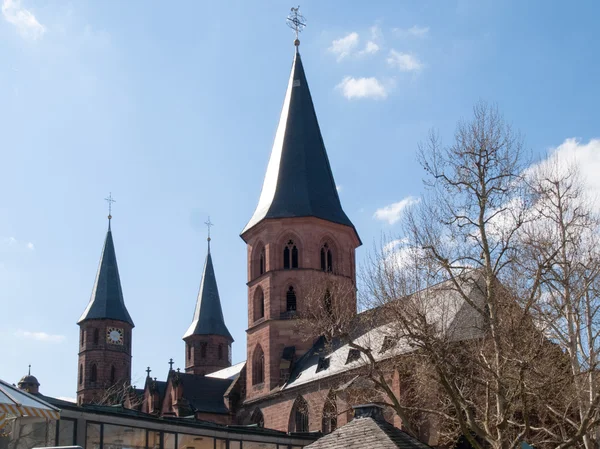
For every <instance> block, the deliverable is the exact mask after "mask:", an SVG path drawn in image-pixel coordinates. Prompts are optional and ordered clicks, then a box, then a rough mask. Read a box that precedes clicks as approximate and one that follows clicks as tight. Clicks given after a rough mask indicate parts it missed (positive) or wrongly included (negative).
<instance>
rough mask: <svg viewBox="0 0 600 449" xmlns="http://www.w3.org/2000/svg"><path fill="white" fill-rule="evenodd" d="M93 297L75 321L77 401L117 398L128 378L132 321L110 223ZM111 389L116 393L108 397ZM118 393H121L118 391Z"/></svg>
mask: <svg viewBox="0 0 600 449" xmlns="http://www.w3.org/2000/svg"><path fill="white" fill-rule="evenodd" d="M108 217H109V222H108V232H107V233H106V239H105V241H104V248H103V249H102V255H101V257H100V264H99V266H98V272H97V273H96V280H95V282H94V288H93V289H92V297H91V299H90V302H89V304H88V305H87V307H86V309H85V311H84V312H83V314H82V315H81V318H80V319H79V321H78V323H77V324H79V328H80V333H79V366H78V372H77V403H78V404H84V403H90V402H98V401H102V402H110V401H113V400H114V401H119V400H120V399H119V398H117V396H122V393H123V391H122V389H123V388H126V387H128V386H129V384H130V382H131V337H132V333H131V331H132V329H133V326H134V325H133V321H132V320H131V317H130V316H129V312H128V311H127V308H126V307H125V301H124V300H123V291H122V290H121V280H120V278H119V269H118V267H117V256H116V254H115V246H114V243H113V238H112V231H111V227H110V219H111V218H112V217H111V216H110V215H109V216H108ZM111 393H112V394H113V396H115V397H111ZM119 393H121V395H120V394H119Z"/></svg>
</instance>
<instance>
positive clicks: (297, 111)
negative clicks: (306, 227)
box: [242, 46, 354, 235]
mask: <svg viewBox="0 0 600 449" xmlns="http://www.w3.org/2000/svg"><path fill="white" fill-rule="evenodd" d="M294 217H316V218H321V219H323V220H327V221H331V222H334V223H338V224H342V225H346V226H350V227H352V228H353V229H354V225H353V224H352V222H351V221H350V219H349V218H348V216H347V215H346V213H345V212H344V210H343V209H342V205H341V203H340V198H339V196H338V192H337V188H336V185H335V181H334V179H333V174H332V172H331V167H330V165H329V159H328V158H327V152H326V150H325V144H324V142H323V137H322V136H321V130H320V128H319V122H318V120H317V114H316V113H315V109H314V106H313V102H312V98H311V95H310V90H309V88H308V83H307V81H306V75H305V73H304V67H303V65H302V59H301V58H300V53H299V52H298V47H297V46H296V53H295V56H294V62H293V64H292V72H291V74H290V79H289V82H288V87H287V91H286V94H285V100H284V102H283V109H282V111H281V116H280V119H279V126H278V127H277V133H276V135H275V141H274V143H273V149H272V151H271V158H270V160H269V165H268V167H267V173H266V175H265V179H264V183H263V187H262V192H261V195H260V200H259V202H258V206H257V207H256V210H255V212H254V215H253V216H252V218H251V219H250V221H249V222H248V224H247V225H246V227H245V228H244V230H243V231H242V235H243V234H245V233H246V232H247V231H248V230H250V229H251V228H252V227H254V226H255V225H257V224H258V223H259V222H261V221H262V220H264V219H269V218H294Z"/></svg>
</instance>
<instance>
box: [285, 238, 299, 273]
mask: <svg viewBox="0 0 600 449" xmlns="http://www.w3.org/2000/svg"><path fill="white" fill-rule="evenodd" d="M290 268H298V247H297V246H296V244H295V243H294V241H293V240H289V241H288V242H287V244H286V245H285V248H284V249H283V269H284V270H289V269H290Z"/></svg>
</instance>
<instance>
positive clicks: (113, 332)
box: [106, 327, 123, 345]
mask: <svg viewBox="0 0 600 449" xmlns="http://www.w3.org/2000/svg"><path fill="white" fill-rule="evenodd" d="M106 341H107V342H108V343H110V344H111V345H123V329H119V328H116V327H109V328H108V329H106Z"/></svg>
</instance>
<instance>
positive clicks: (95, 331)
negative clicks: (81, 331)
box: [94, 329, 100, 345]
mask: <svg viewBox="0 0 600 449" xmlns="http://www.w3.org/2000/svg"><path fill="white" fill-rule="evenodd" d="M99 341H100V331H99V330H98V329H94V344H95V345H97V344H98V342H99Z"/></svg>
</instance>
